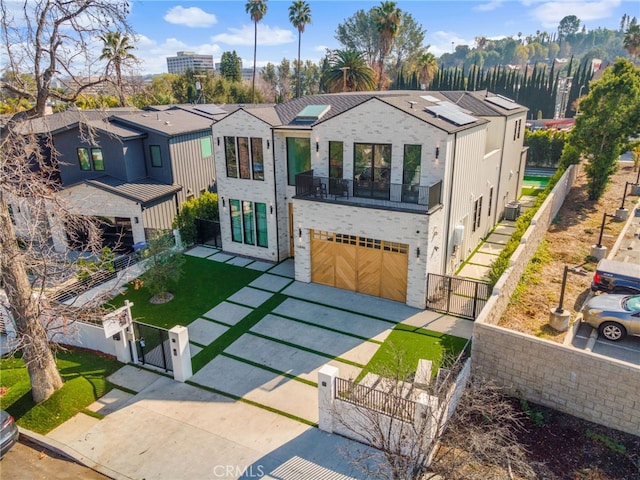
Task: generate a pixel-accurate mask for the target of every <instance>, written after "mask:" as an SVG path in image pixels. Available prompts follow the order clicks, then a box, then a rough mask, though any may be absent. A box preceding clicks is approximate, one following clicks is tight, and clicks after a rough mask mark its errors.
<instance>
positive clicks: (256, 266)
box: [247, 260, 274, 272]
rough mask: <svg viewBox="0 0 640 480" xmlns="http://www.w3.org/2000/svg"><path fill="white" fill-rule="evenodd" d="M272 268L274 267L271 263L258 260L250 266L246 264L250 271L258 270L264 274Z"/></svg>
mask: <svg viewBox="0 0 640 480" xmlns="http://www.w3.org/2000/svg"><path fill="white" fill-rule="evenodd" d="M273 266H274V264H273V263H268V262H261V261H260V260H255V261H253V262H251V263H250V264H248V265H247V268H250V269H251V270H258V271H260V272H265V271H267V270H269V269H270V268H271V267H273Z"/></svg>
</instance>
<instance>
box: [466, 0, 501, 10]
mask: <svg viewBox="0 0 640 480" xmlns="http://www.w3.org/2000/svg"><path fill="white" fill-rule="evenodd" d="M503 3H504V1H503V0H491V1H489V2H487V3H481V4H479V5H476V6H475V7H473V10H475V11H476V12H491V11H492V10H495V9H497V8H500V7H501V6H502V4H503Z"/></svg>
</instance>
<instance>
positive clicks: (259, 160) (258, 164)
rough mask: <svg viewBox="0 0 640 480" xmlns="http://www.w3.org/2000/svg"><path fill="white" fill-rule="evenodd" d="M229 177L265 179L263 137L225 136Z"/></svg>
mask: <svg viewBox="0 0 640 480" xmlns="http://www.w3.org/2000/svg"><path fill="white" fill-rule="evenodd" d="M224 147H225V148H224V150H225V158H226V163H227V177H232V178H245V179H251V178H253V179H254V180H264V159H263V152H262V139H261V138H249V137H224Z"/></svg>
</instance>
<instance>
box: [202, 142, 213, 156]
mask: <svg viewBox="0 0 640 480" xmlns="http://www.w3.org/2000/svg"><path fill="white" fill-rule="evenodd" d="M200 152H201V153H202V158H206V157H210V156H211V155H213V148H212V146H211V137H203V138H201V139H200Z"/></svg>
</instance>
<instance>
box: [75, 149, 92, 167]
mask: <svg viewBox="0 0 640 480" xmlns="http://www.w3.org/2000/svg"><path fill="white" fill-rule="evenodd" d="M76 151H77V152H78V163H79V164H80V170H91V161H90V160H89V149H88V148H82V147H81V148H78V149H77V150H76Z"/></svg>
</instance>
